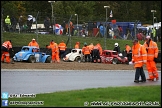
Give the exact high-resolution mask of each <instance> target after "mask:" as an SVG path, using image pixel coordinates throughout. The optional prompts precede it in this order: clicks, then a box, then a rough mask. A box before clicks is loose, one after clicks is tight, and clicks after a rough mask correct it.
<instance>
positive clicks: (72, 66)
mask: <svg viewBox="0 0 162 108" xmlns="http://www.w3.org/2000/svg"><path fill="white" fill-rule="evenodd" d="M156 65H157V68H158V70H159V71H161V63H157V64H156ZM1 69H54V70H134V67H133V65H127V64H104V63H78V62H63V61H61V62H60V63H25V62H23V63H22V62H15V64H6V63H1ZM144 69H145V70H146V66H144Z"/></svg>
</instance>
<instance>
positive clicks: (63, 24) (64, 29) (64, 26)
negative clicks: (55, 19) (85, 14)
mask: <svg viewBox="0 0 162 108" xmlns="http://www.w3.org/2000/svg"><path fill="white" fill-rule="evenodd" d="M61 26H62V28H63V34H62V35H65V34H66V22H65V21H63V23H62V24H61Z"/></svg>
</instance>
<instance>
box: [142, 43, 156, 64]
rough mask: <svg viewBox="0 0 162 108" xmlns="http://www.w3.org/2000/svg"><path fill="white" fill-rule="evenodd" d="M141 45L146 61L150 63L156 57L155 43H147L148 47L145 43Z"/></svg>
mask: <svg viewBox="0 0 162 108" xmlns="http://www.w3.org/2000/svg"><path fill="white" fill-rule="evenodd" d="M143 45H144V46H145V48H146V51H147V60H148V61H152V60H154V58H157V57H158V47H157V44H156V42H154V41H152V40H151V41H150V43H149V46H148V45H147V43H146V42H145V43H144V44H143Z"/></svg>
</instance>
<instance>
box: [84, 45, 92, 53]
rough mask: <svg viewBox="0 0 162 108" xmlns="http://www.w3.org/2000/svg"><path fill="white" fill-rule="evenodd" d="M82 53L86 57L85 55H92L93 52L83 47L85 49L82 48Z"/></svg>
mask: <svg viewBox="0 0 162 108" xmlns="http://www.w3.org/2000/svg"><path fill="white" fill-rule="evenodd" d="M82 53H83V54H84V55H85V54H90V53H91V51H90V49H89V47H88V46H86V47H83V48H82Z"/></svg>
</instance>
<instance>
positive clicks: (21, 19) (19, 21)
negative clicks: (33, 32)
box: [18, 15, 24, 33]
mask: <svg viewBox="0 0 162 108" xmlns="http://www.w3.org/2000/svg"><path fill="white" fill-rule="evenodd" d="M18 23H19V33H21V32H22V31H23V25H24V24H23V16H22V15H21V16H20V17H19V20H18Z"/></svg>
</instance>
